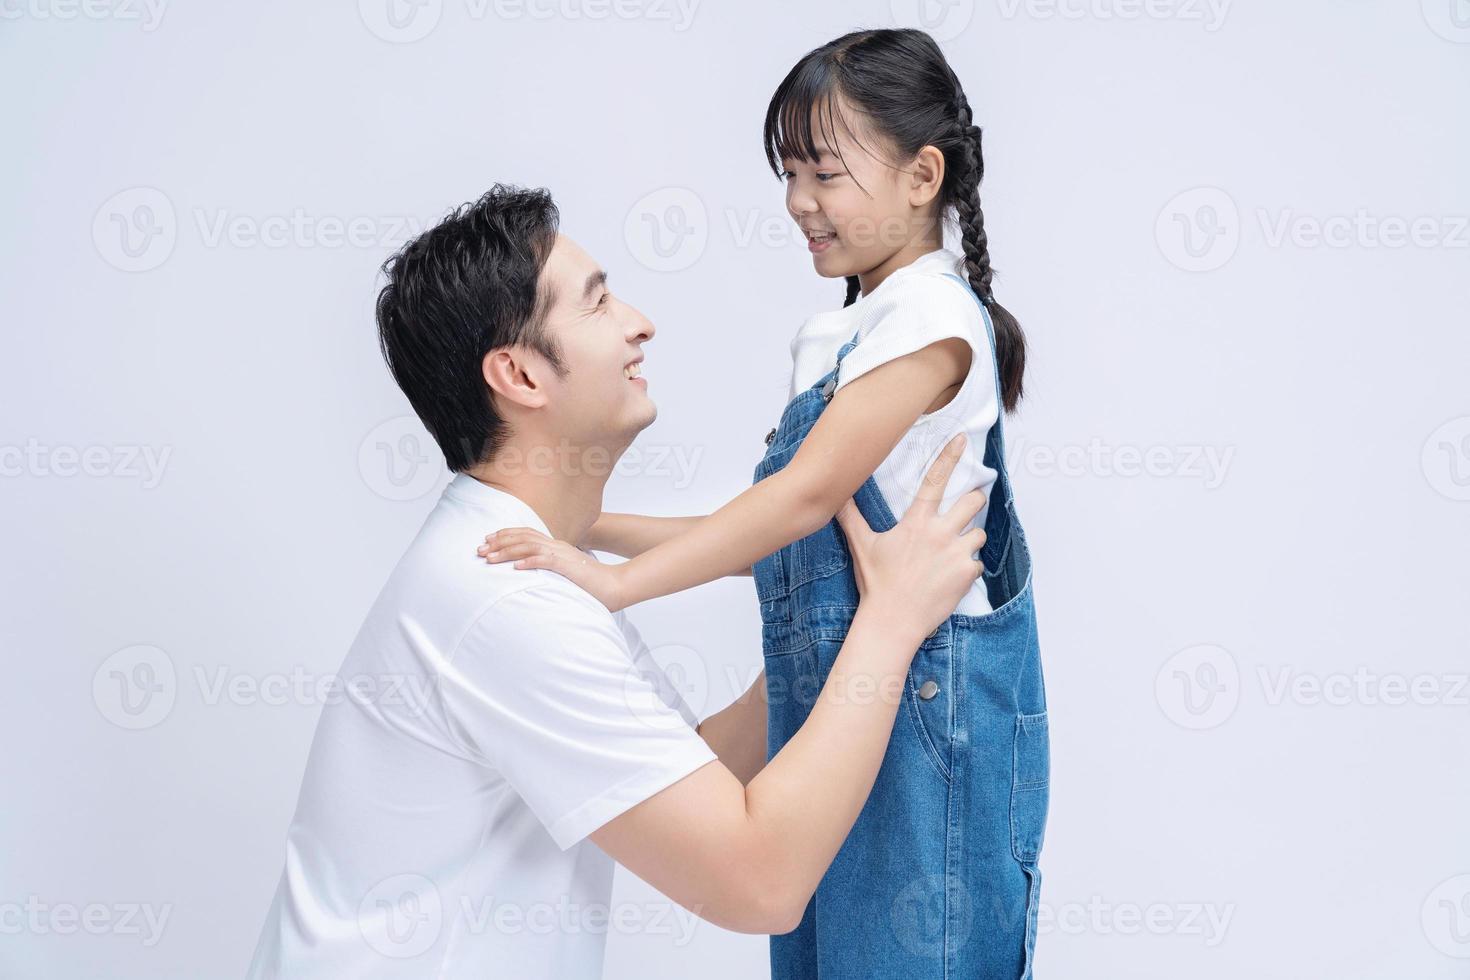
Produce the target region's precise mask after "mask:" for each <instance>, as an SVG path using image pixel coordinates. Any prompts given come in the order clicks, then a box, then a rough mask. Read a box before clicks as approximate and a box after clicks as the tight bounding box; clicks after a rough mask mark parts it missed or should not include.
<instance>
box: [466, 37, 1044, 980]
mask: <svg viewBox="0 0 1470 980" xmlns="http://www.w3.org/2000/svg"><path fill="white" fill-rule="evenodd" d="M764 136H765V146H766V153H767V158H768V160H769V162H770V164H771V167H772V169H773V170H775V171H776V172H777V174H778V175H779V176H780V177H781V178H782V179H784V181H785V183H786V206H787V209H788V211H789V212H790V214H791V216H792V218H793V219H795V221H796V222H797V224H798V225H799V226H800V227H801V228H802V230H803V231H804V232H805V234H806V237H807V239H808V243H809V248H810V251H811V255H812V261H813V264H814V266H815V268H816V271H817V273H818V274H819V275H822V276H826V277H830V278H838V277H842V278H845V279H846V282H847V301H846V304H845V305H844V307H843V308H842V309H841V310H837V311H833V312H828V313H819V314H817V315H815V316H813V317H811V318H810V319H809V320H808V321H807V322H806V324H805V325H804V326H803V327H802V328H801V331H800V332H799V333H798V334H797V337H796V340H795V342H794V343H793V344H792V352H793V357H794V365H793V377H792V386H791V395H792V397H791V400H790V403H789V404H788V405H787V407H786V409H785V411H784V413H783V414H782V416H781V419H780V422H779V424H778V425H777V426H776V427H775V428H774V429H773V430H772V431H771V433H770V434H769V435H767V437H766V445H767V449H766V453H765V457H764V458H763V459H762V460H761V462H760V464H759V466H758V467H757V469H756V472H755V485H754V486H753V487H751V488H750V489H749V490H747V491H745V492H744V493H742V494H741V495H740V496H739V497H737V498H735V499H734V500H733V501H731V502H730V503H728V504H726V505H725V506H724V507H722V508H720V509H719V510H718V511H716V512H715V513H714V514H712V515H710V516H708V517H704V518H670V519H659V518H644V517H635V516H631V515H613V514H608V515H604V516H603V518H602V519H601V520H599V521H598V523H597V525H596V526H595V527H594V528H593V530H592V532H591V534H590V535H589V537H588V539H587V540H586V541H584V542H582V544H583V545H584V546H586V547H588V548H593V549H597V550H603V551H609V552H612V553H615V554H621V555H624V556H627V557H628V558H629V559H630V560H629V561H627V562H625V563H623V564H620V565H601V564H599V563H597V562H595V561H591V560H589V559H588V557H587V555H586V554H584V553H583V552H582V551H580V550H578V549H577V548H576V547H575V546H573V545H570V544H567V543H564V542H555V541H551V540H549V539H547V538H546V537H545V536H544V535H541V534H540V533H539V532H536V531H534V530H531V529H512V530H507V531H501V532H499V534H497V535H494V536H492V537H491V538H488V539H487V541H486V544H485V546H484V547H482V548H481V549H480V550H481V553H482V554H485V555H486V556H487V557H488V558H489V559H490V560H492V561H509V560H513V559H516V560H517V562H516V564H517V567H526V568H549V569H552V570H554V571H557V572H560V573H562V574H563V575H566V576H567V577H568V578H570V579H572V580H573V581H575V582H576V583H578V584H579V585H581V586H582V587H583V588H585V589H587V590H588V591H589V592H591V593H592V594H594V595H595V596H597V597H598V598H599V599H600V600H602V601H603V603H604V604H606V605H607V606H608V608H609V609H612V610H614V611H616V610H618V609H622V608H624V607H626V606H629V605H632V604H633V603H636V602H641V601H643V600H645V599H649V598H653V597H655V596H661V595H667V594H669V593H672V592H678V591H680V590H683V589H687V588H691V587H693V586H696V585H700V584H703V583H705V582H708V581H711V580H712V579H714V578H717V577H720V576H723V575H731V574H739V573H741V572H743V571H746V570H753V574H754V577H755V585H756V591H757V594H758V597H759V599H760V606H761V618H762V621H763V623H764V628H763V647H764V654H765V675H764V684H765V688H766V690H767V695H768V701H769V713H768V727H767V748H768V757H770V756H773V755H774V754H775V753H776V752H777V751H778V750H779V749H780V748H781V746H782V745H784V744H785V742H786V740H787V739H789V738H790V737H791V736H792V735H793V734H794V733H795V732H796V730H797V729H798V728H799V727H800V725H801V723H802V721H803V720H804V719H805V717H806V714H807V712H808V711H809V710H810V708H811V704H812V699H813V698H814V697H815V696H816V693H817V692H819V691H820V690H821V688H822V685H823V684H824V683H825V681H826V679H827V673H828V671H829V670H830V669H831V666H832V662H833V660H834V658H835V657H836V655H837V652H838V650H839V649H840V648H841V646H842V640H843V637H844V635H845V632H846V630H847V628H848V626H849V624H850V622H851V620H852V616H853V612H854V610H855V608H856V606H857V602H858V587H857V583H856V582H855V581H854V576H853V570H852V564H851V559H850V555H849V553H848V550H847V546H846V542H845V539H844V538H843V536H842V535H841V534H839V533H838V531H839V528H838V526H837V524H836V522H835V521H833V515H834V514H836V513H837V511H838V510H839V508H841V507H842V506H843V505H844V504H845V503H846V502H847V501H848V499H849V498H854V500H855V503H856V505H857V507H858V509H859V510H860V511H861V513H862V514H863V516H864V517H865V518H866V519H867V521H868V523H869V524H870V525H871V526H872V527H873V529H874V530H875V531H879V532H882V531H887V530H889V529H890V528H892V527H893V526H894V524H895V523H896V521H895V518H894V515H895V513H902V512H903V511H904V510H905V509H906V508H907V507H908V506H909V504H910V502H911V501H912V500H913V498H914V495H915V491H916V489H917V487H918V482H919V480H921V479H922V476H923V474H924V473H925V472H926V471H927V469H928V467H929V465H930V463H931V462H932V461H933V459H934V457H935V456H936V455H937V454H938V452H939V450H940V449H941V448H942V447H943V445H944V444H945V443H946V442H948V441H949V440H950V438H951V437H952V436H955V435H957V434H961V433H963V434H965V435H967V437H968V438H967V440H966V445H967V447H968V448H967V450H966V453H965V458H964V459H963V460H962V461H961V463H960V465H958V466H956V467H955V470H954V473H953V474H952V476H951V478H950V480H949V482H948V484H947V486H946V499H947V500H957V499H958V498H959V497H960V496H962V495H964V494H966V493H969V494H980V495H982V497H985V496H988V498H989V499H988V503H987V504H986V506H985V507H984V508H983V509H981V510H980V511H979V513H978V515H977V517H976V518H975V521H974V526H976V527H980V528H983V530H984V538H983V541H984V547H983V548H982V549H981V551H980V558H981V561H982V562H983V563H984V566H985V571H984V574H983V575H982V576H981V577H980V578H979V579H977V581H976V583H975V586H974V588H972V590H971V592H970V594H969V595H967V596H966V597H965V599H964V600H963V601H962V602H961V603H960V605H959V607H958V608H957V609H956V610H955V613H954V615H952V616H950V617H949V619H948V620H947V621H946V622H945V623H944V624H943V625H942V626H940V627H939V628H938V629H936V630H935V631H934V633H933V634H931V635H930V636H929V638H928V639H927V640H926V641H925V642H924V644H923V646H921V647H920V649H919V650H918V652H917V654H916V656H915V657H914V660H913V664H912V667H911V669H910V671H909V675H908V678H907V683H906V689H905V690H904V692H903V707H902V708H901V709H900V717H899V720H898V722H897V723H896V724H895V727H894V731H893V736H892V739H891V741H890V745H889V748H888V751H887V754H886V756H885V758H884V761H883V765H882V769H881V770H880V772H879V775H878V779H877V783H876V784H875V786H874V788H873V792H872V795H871V796H870V797H869V799H868V802H867V804H866V805H865V807H864V809H863V812H862V815H861V816H860V817H859V819H858V822H857V824H856V825H855V826H854V828H853V830H852V833H851V835H850V836H849V837H848V839H847V841H846V843H845V844H844V845H843V847H842V850H841V851H840V853H839V854H838V856H837V858H836V860H835V861H834V862H833V864H832V866H831V868H830V869H829V870H828V872H827V874H826V877H825V878H824V879H823V881H822V884H821V886H820V887H819V888H818V890H817V893H816V894H815V895H814V896H813V898H812V901H811V904H810V905H809V907H808V908H807V911H806V915H805V917H804V918H803V919H802V922H801V924H800V925H799V926H798V927H797V929H796V930H795V931H793V932H791V933H788V934H786V935H783V936H775V937H772V940H771V966H772V976H773V977H775V978H776V980H788V978H806V977H816V976H818V975H819V974H820V976H821V977H823V978H832V977H842V978H847V977H851V978H860V977H861V978H869V977H900V976H901V977H936V978H938V977H945V978H953V977H986V978H1000V977H1028V976H1030V975H1031V957H1032V950H1033V945H1034V941H1035V932H1036V916H1037V907H1038V906H1037V903H1038V888H1039V884H1040V873H1039V871H1038V870H1037V859H1038V856H1039V853H1040V849H1041V842H1042V835H1043V830H1044V826H1045V821H1046V811H1047V797H1048V769H1049V767H1048V757H1049V748H1048V737H1047V714H1046V701H1045V692H1044V687H1043V683H1042V671H1041V661H1040V655H1039V649H1038V643H1037V634H1036V620H1035V610H1034V605H1033V601H1032V593H1031V558H1030V552H1029V549H1028V548H1027V544H1026V538H1025V534H1024V532H1023V531H1022V529H1021V523H1020V521H1019V519H1018V518H1017V516H1016V509H1015V504H1014V502H1013V500H1012V496H1011V486H1010V481H1009V478H1008V476H1007V474H1006V468H1005V452H1004V441H1003V433H1002V424H1001V415H1002V410H1005V411H1010V410H1013V409H1014V408H1015V406H1016V404H1017V403H1018V402H1019V400H1020V398H1021V393H1022V374H1023V369H1024V364H1025V342H1024V338H1023V336H1022V333H1021V329H1020V326H1019V325H1018V323H1017V322H1016V319H1015V318H1014V317H1013V316H1011V314H1010V313H1008V312H1007V311H1006V310H1005V309H1004V308H1003V307H1002V306H1001V305H1000V304H999V303H998V302H996V299H995V296H994V293H993V292H992V289H991V283H992V278H993V273H992V270H991V265H990V252H989V246H988V241H987V238H986V234H985V218H984V213H983V212H982V210H981V207H980V198H979V185H980V180H981V177H982V175H983V174H984V163H983V161H982V158H981V151H980V129H979V127H977V126H975V125H974V124H973V122H972V119H971V112H970V105H969V102H968V100H967V99H966V97H965V93H964V90H963V88H962V87H961V85H960V82H959V80H958V79H957V78H956V77H955V74H954V72H953V70H952V69H951V68H950V66H949V64H948V62H947V61H946V60H945V58H944V55H943V54H942V53H941V52H940V50H939V48H938V46H937V45H936V44H935V43H934V41H933V39H931V38H930V37H929V36H928V35H927V34H925V33H923V32H921V31H915V30H875V31H860V32H856V33H852V34H848V35H845V36H843V37H840V38H838V39H836V40H835V41H832V42H830V43H828V44H826V45H824V46H822V47H820V48H818V49H816V50H814V51H812V52H810V53H809V54H807V55H806V56H805V57H804V58H802V59H801V61H800V62H798V63H797V65H796V66H795V67H794V68H793V69H792V70H791V72H790V73H789V74H788V75H787V76H786V78H785V80H784V81H782V82H781V84H780V86H779V87H778V88H777V89H776V93H775V95H774V96H773V97H772V99H771V103H770V108H769V110H768V111H767V114H766V122H765V134H764ZM951 215H952V216H953V218H954V221H955V223H956V224H957V226H958V232H959V238H960V241H961V244H962V247H963V251H964V254H963V256H960V255H957V254H955V253H953V252H950V251H947V250H945V249H944V248H943V231H942V229H943V225H944V220H945V219H946V218H947V217H949V216H951ZM976 502H977V503H978V500H977V501H976ZM759 683H760V682H758V684H759ZM857 693H858V692H856V691H855V695H854V696H857ZM820 803H821V801H819V800H815V801H813V805H820Z"/></svg>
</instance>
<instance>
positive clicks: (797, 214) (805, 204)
mask: <svg viewBox="0 0 1470 980" xmlns="http://www.w3.org/2000/svg"><path fill="white" fill-rule="evenodd" d="M788 187H789V188H790V190H788V191H787V193H786V210H787V211H790V212H791V216H792V217H793V218H797V219H800V218H802V217H805V216H806V215H808V214H815V213H816V210H817V201H816V199H815V198H814V197H812V196H811V195H810V194H807V193H804V192H802V191H799V190H797V189H796V186H795V185H794V184H791V185H788Z"/></svg>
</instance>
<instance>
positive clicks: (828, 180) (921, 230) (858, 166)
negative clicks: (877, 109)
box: [781, 109, 943, 279]
mask: <svg viewBox="0 0 1470 980" xmlns="http://www.w3.org/2000/svg"><path fill="white" fill-rule="evenodd" d="M825 115H826V114H825V113H822V112H820V110H819V111H818V112H816V113H814V114H813V121H812V136H813V140H814V141H815V143H816V149H817V150H818V157H817V159H816V160H798V159H796V158H794V157H785V158H783V159H782V161H781V166H782V167H783V169H784V172H783V174H782V177H783V179H784V180H785V182H786V210H787V212H789V213H790V215H791V217H792V220H794V221H795V222H796V223H797V225H799V226H800V227H801V230H802V232H803V233H804V234H805V236H806V240H807V248H808V249H809V250H810V252H811V256H812V264H813V266H814V267H815V269H816V272H817V275H820V276H826V277H828V278H833V279H836V278H842V277H844V276H860V275H864V274H866V273H870V272H872V271H873V270H876V269H880V268H882V267H885V266H887V265H890V264H892V261H893V260H894V258H895V256H898V255H900V253H904V252H906V251H910V250H913V249H915V248H916V247H921V248H922V250H923V251H928V250H929V249H931V248H936V247H938V243H939V240H940V229H939V226H938V222H937V220H936V209H935V207H934V205H933V202H934V199H935V196H936V194H937V192H938V186H939V185H938V182H937V180H936V179H935V177H936V175H935V174H933V173H932V170H933V167H934V163H935V160H936V158H937V160H938V165H939V168H940V169H939V175H938V176H939V177H942V175H943V157H942V156H939V155H938V153H937V151H934V150H933V148H932V147H928V148H926V150H928V151H929V152H927V153H926V152H924V151H921V152H920V154H919V156H918V157H916V158H915V159H914V160H905V161H901V162H899V163H897V164H895V162H894V161H893V160H892V159H891V151H890V147H889V145H888V142H887V141H886V140H885V139H883V138H882V137H881V136H879V135H877V134H875V133H873V132H872V131H871V130H870V129H868V128H867V127H866V126H865V125H864V124H863V119H862V116H860V115H859V114H857V113H855V112H853V111H852V110H850V109H846V110H844V111H843V112H842V114H841V118H842V119H845V120H847V121H848V122H847V125H846V126H838V127H831V126H830V125H824V122H825V121H826V120H825V119H824V118H823V117H824V116H825ZM829 118H830V117H829ZM832 128H838V129H842V130H843V131H842V132H841V133H840V134H839V133H833V132H831V129H832ZM931 185H932V186H931ZM931 241H932V244H923V243H929V242H931Z"/></svg>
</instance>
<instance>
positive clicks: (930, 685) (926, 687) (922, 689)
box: [919, 681, 939, 701]
mask: <svg viewBox="0 0 1470 980" xmlns="http://www.w3.org/2000/svg"><path fill="white" fill-rule="evenodd" d="M938 693H939V685H938V684H936V683H934V682H933V681H925V682H924V683H922V684H920V685H919V699H920V700H922V701H932V700H934V695H936V694H938Z"/></svg>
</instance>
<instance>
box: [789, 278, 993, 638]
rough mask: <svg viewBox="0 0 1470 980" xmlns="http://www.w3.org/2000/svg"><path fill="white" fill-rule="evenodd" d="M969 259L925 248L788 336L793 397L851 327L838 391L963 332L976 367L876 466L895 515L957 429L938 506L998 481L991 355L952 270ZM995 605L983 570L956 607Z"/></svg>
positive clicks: (974, 309)
mask: <svg viewBox="0 0 1470 980" xmlns="http://www.w3.org/2000/svg"><path fill="white" fill-rule="evenodd" d="M963 265H964V259H963V258H962V257H961V256H959V255H957V254H956V253H954V252H951V251H949V250H947V249H938V250H936V251H933V252H930V253H928V254H926V255H923V256H920V257H919V258H918V259H916V260H914V261H913V262H912V263H910V264H909V265H906V266H904V267H903V268H902V269H899V270H897V271H895V272H893V273H892V274H891V275H889V277H888V278H887V279H885V280H883V282H882V284H880V285H879V286H878V288H877V289H875V290H873V291H872V292H871V293H869V294H868V295H866V296H861V297H859V298H858V301H857V302H856V303H853V304H852V305H851V306H848V307H845V308H843V309H840V310H833V311H831V312H827V313H818V314H816V315H815V316H812V317H811V318H809V319H808V320H807V321H806V323H804V324H803V325H802V327H801V329H800V330H799V331H798V332H797V334H796V338H795V339H794V340H792V342H791V361H792V374H791V391H790V394H789V397H788V401H789V400H790V398H794V397H796V395H797V394H798V393H800V392H802V391H804V390H806V389H807V388H810V387H811V386H812V385H814V384H816V383H817V382H818V381H820V380H821V379H822V377H823V376H824V375H825V374H826V373H827V372H828V371H831V370H832V367H833V366H834V365H835V364H836V363H837V352H838V350H839V349H841V347H842V345H843V344H845V343H847V342H848V341H849V340H851V339H852V338H853V335H854V334H856V335H857V337H858V345H857V347H855V348H854V349H853V350H852V351H851V352H850V353H849V354H848V355H847V357H845V358H843V361H842V370H841V371H839V372H838V377H837V390H838V391H841V390H842V388H843V387H844V386H845V385H847V384H849V383H850V382H852V381H853V380H854V379H855V378H859V377H862V376H863V375H864V374H866V373H867V372H869V371H871V370H872V369H873V368H875V367H877V366H878V365H880V364H884V363H887V362H888V361H891V360H894V359H896V358H899V357H903V356H905V355H907V354H912V353H914V352H915V351H917V350H921V349H923V348H924V347H927V346H929V345H930V344H932V343H935V342H936V341H940V340H944V339H946V338H949V337H959V338H961V339H963V340H964V341H966V342H967V343H968V344H969V345H970V354H971V356H970V372H969V374H968V375H967V376H966V378H965V381H964V383H963V384H962V385H961V387H960V390H959V391H958V392H956V393H955V396H954V397H953V398H952V399H951V400H950V402H949V404H947V405H945V406H944V407H943V408H941V409H939V411H937V412H932V413H930V414H928V415H921V416H919V418H918V420H917V421H915V422H914V424H913V425H912V426H911V427H910V428H909V430H908V432H907V433H905V434H904V437H903V438H902V439H900V440H899V442H898V445H897V446H895V447H894V449H893V451H892V452H891V453H889V454H888V458H886V459H885V460H883V462H882V463H881V464H879V466H878V469H877V471H876V472H875V473H874V474H873V479H874V481H875V482H876V483H877V485H878V490H879V492H880V493H881V494H882V495H883V500H884V501H885V502H886V503H887V504H888V509H889V510H891V511H893V516H894V517H895V518H901V517H903V514H904V511H906V510H907V509H908V507H909V505H910V504H911V503H913V500H914V494H915V493H916V492H917V490H918V487H919V483H920V481H921V480H922V479H923V477H924V474H925V473H927V472H928V470H929V467H930V465H932V464H933V462H934V460H935V459H936V458H937V457H938V456H939V451H940V450H941V449H943V448H944V445H945V443H947V442H949V440H950V439H952V438H954V437H955V436H957V435H959V434H960V433H961V432H963V433H965V435H966V446H965V453H964V456H963V457H961V459H960V462H959V464H958V465H956V466H955V470H954V473H953V474H952V475H951V476H950V479H949V485H948V486H947V487H946V488H945V494H944V502H943V504H941V506H940V509H941V510H945V509H948V508H949V507H951V506H953V504H954V502H955V500H956V499H957V498H959V497H961V496H963V495H964V494H965V493H967V492H969V491H970V490H973V489H976V488H979V489H981V490H984V491H985V492H986V493H987V494H989V492H990V487H991V485H992V484H993V483H994V482H995V477H996V472H995V470H993V469H991V468H990V467H988V466H986V465H985V463H984V459H985V440H986V437H987V436H988V435H989V433H990V427H991V426H992V425H994V424H995V420H996V418H997V417H998V415H999V412H1000V405H999V404H998V403H997V401H996V384H995V356H994V353H993V352H992V350H991V346H990V338H989V335H988V334H987V333H986V331H985V322H984V320H982V319H981V312H980V305H979V304H978V303H976V302H975V298H974V295H973V293H971V292H970V289H969V287H968V286H966V285H964V284H963V283H962V282H956V281H955V280H954V279H952V278H950V276H949V275H948V274H949V273H956V274H959V275H960V276H961V278H962V279H963V275H964V274H963V272H962V271H961V270H962V269H963ZM989 510H990V502H989V501H988V500H987V501H986V505H985V507H984V508H983V509H982V510H981V511H980V513H979V514H978V515H976V517H975V520H974V521H973V522H972V523H971V525H970V526H971V527H984V526H985V518H986V515H987V514H988V513H989ZM990 611H991V610H990V598H989V596H988V595H987V594H986V591H985V583H984V580H983V579H976V581H975V584H974V585H973V586H972V587H971V588H970V591H969V593H968V594H967V595H966V596H965V597H964V598H963V599H961V600H960V604H959V606H958V607H957V608H956V609H955V612H958V613H961V614H964V615H971V616H974V615H980V614H983V613H987V612H990Z"/></svg>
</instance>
